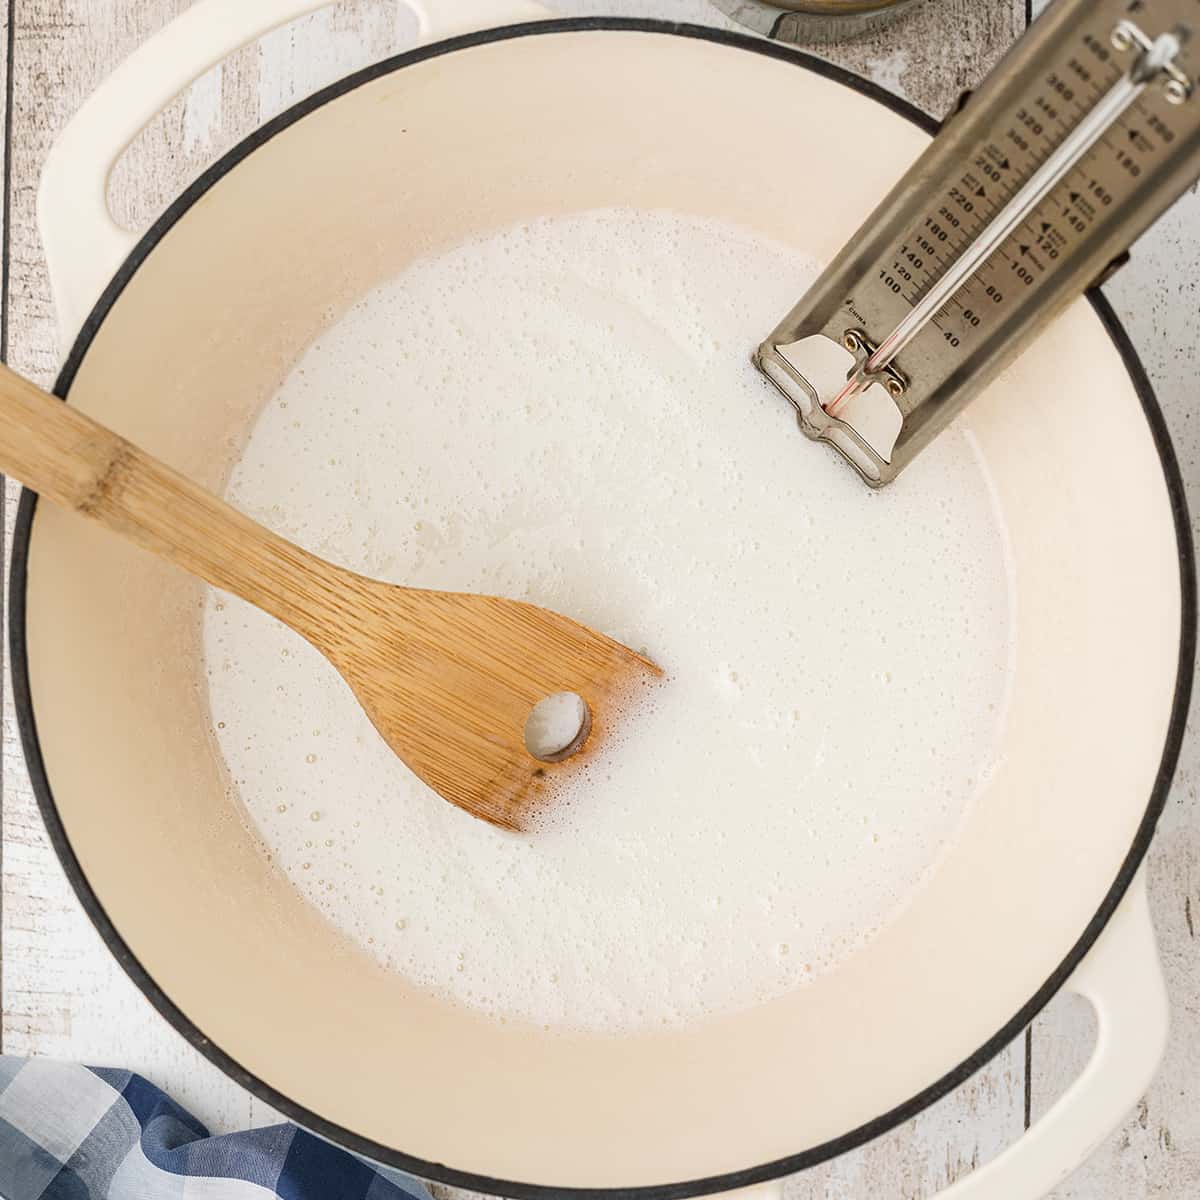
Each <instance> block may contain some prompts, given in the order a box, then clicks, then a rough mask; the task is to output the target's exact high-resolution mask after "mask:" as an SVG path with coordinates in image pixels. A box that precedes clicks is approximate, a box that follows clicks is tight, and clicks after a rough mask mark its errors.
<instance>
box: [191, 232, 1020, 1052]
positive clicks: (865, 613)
mask: <svg viewBox="0 0 1200 1200" xmlns="http://www.w3.org/2000/svg"><path fill="white" fill-rule="evenodd" d="M817 270H818V264H816V263H814V262H811V261H809V260H808V259H806V258H805V257H804V256H802V255H800V254H798V253H797V252H796V251H794V250H792V249H790V248H788V247H785V246H781V245H777V244H773V243H769V242H764V241H763V240H761V239H759V238H757V237H755V236H754V235H752V234H750V233H748V232H747V231H745V230H741V229H738V228H734V227H731V226H726V225H722V224H717V223H714V222H710V221H706V220H699V219H692V218H689V217H684V216H676V215H672V214H668V213H651V212H629V211H597V212H591V213H583V214H578V215H574V216H567V217H559V218H554V219H545V220H537V221H531V222H528V223H526V224H522V225H519V226H515V227H513V228H511V229H506V230H503V231H501V232H498V233H495V234H493V235H490V236H487V237H483V238H480V239H478V240H475V241H471V242H468V243H466V244H464V245H462V246H459V247H458V248H456V249H453V250H451V251H449V252H448V253H446V254H444V255H442V256H440V257H438V258H435V259H430V260H425V261H419V262H415V263H413V264H412V265H411V266H410V268H409V269H408V270H406V271H405V272H404V274H402V275H401V276H400V277H398V278H396V279H395V280H393V281H391V282H389V283H387V284H386V285H384V286H382V287H380V288H379V289H378V290H376V291H374V292H372V293H371V294H369V295H367V296H364V297H363V298H362V299H361V300H360V301H359V302H358V303H357V304H356V305H355V306H354V307H352V308H351V309H350V310H349V311H348V312H347V313H346V315H345V316H344V317H342V318H341V319H340V321H338V322H337V323H336V324H334V325H332V326H331V327H330V328H329V329H328V330H327V331H326V332H325V333H324V334H322V336H321V337H320V338H319V339H318V340H317V341H316V342H314V343H313V344H312V346H310V347H309V349H308V350H307V351H306V352H305V354H304V356H303V357H302V359H301V361H300V362H298V363H297V364H296V366H295V368H294V370H293V371H292V373H291V375H290V376H289V378H288V379H287V381H286V382H285V384H284V385H283V387H282V389H281V391H280V392H279V394H278V395H277V396H276V397H275V399H274V400H273V401H272V402H271V403H269V404H268V405H267V407H266V408H265V410H264V412H263V413H262V415H261V417H260V419H259V421H258V423H257V425H256V427H255V428H254V430H253V431H252V434H251V436H250V438H249V441H248V443H247V445H246V447H245V450H244V452H243V454H242V457H241V459H240V461H239V462H238V463H237V465H236V467H235V469H234V470H233V472H232V476H231V482H230V485H229V492H228V495H229V498H230V500H231V501H232V502H233V503H234V504H236V505H237V506H238V507H239V508H241V509H243V510H245V511H247V512H248V513H250V514H251V515H253V516H255V517H257V518H259V519H261V520H263V521H265V522H266V523H267V524H269V525H270V526H271V527H273V528H274V529H276V530H278V531H279V532H280V533H281V534H284V535H285V536H287V537H290V538H293V539H295V540H296V541H298V542H299V543H300V544H302V545H304V546H306V547H308V548H310V549H312V550H314V551H315V552H317V553H318V554H321V555H323V556H325V557H327V558H329V559H332V560H333V561H335V562H337V563H340V564H343V565H345V566H348V567H350V568H352V569H354V570H357V571H360V572H363V573H364V574H367V575H372V576H376V577H379V578H383V579H388V580H391V581H394V582H397V583H405V584H410V585H413V586H418V587H434V588H445V589H452V590H453V589H461V590H466V591H480V592H490V593H498V594H503V595H507V596H511V597H514V598H517V599H525V600H531V601H534V602H536V603H539V604H543V605H546V606H548V607H550V608H552V609H556V610H558V611H561V612H563V613H566V614H569V615H571V616H573V617H576V618H578V619H580V620H582V621H584V622H586V623H588V624H590V625H592V626H594V627H596V628H598V629H601V630H603V631H605V632H607V633H610V634H612V635H613V636H615V637H617V638H619V639H621V640H622V641H624V642H626V643H627V644H629V645H632V646H636V647H642V648H644V650H645V652H646V653H648V654H650V655H651V656H652V657H654V658H655V659H656V660H657V661H658V662H659V663H660V664H661V665H662V666H663V667H664V668H665V669H666V671H667V674H668V681H667V683H666V684H665V685H663V686H661V687H656V688H653V689H650V690H648V691H647V693H646V694H645V695H644V696H642V697H639V698H636V699H634V700H633V701H631V711H630V714H629V719H627V720H626V721H625V722H624V723H623V724H622V725H620V726H619V727H618V729H617V731H616V735H615V736H613V737H611V738H610V740H609V741H608V742H607V743H606V744H605V745H604V746H603V747H602V748H601V749H600V750H599V752H598V753H596V754H594V755H592V756H589V758H588V760H587V763H586V767H585V768H584V769H579V770H576V771H575V773H574V774H573V776H572V777H571V779H570V781H569V782H567V783H565V784H564V785H562V786H561V787H560V788H559V790H558V792H557V794H556V795H555V797H554V800H553V803H551V804H548V805H547V806H546V807H545V808H544V810H543V811H541V812H540V813H539V816H538V820H537V824H536V828H535V829H534V830H533V831H531V833H530V834H528V835H525V836H516V835H513V834H509V833H504V832H501V831H499V830H497V829H494V828H492V827H490V826H488V825H486V824H483V823H482V822H479V821H476V820H474V819H472V818H470V817H468V816H467V815H466V814H464V813H462V812H460V811H459V810H457V809H455V808H452V807H451V806H450V805H448V804H446V803H445V802H444V801H442V800H441V799H439V798H438V797H436V796H434V795H433V794H432V793H431V792H429V791H428V789H426V788H425V787H424V786H423V785H422V784H420V783H419V782H418V781H417V780H416V779H415V778H414V777H413V776H412V775H411V773H410V772H409V771H408V770H407V768H405V767H404V765H403V764H402V763H401V762H399V761H398V760H397V759H396V758H395V757H394V756H393V755H392V754H391V753H390V751H388V749H387V748H386V747H385V746H384V745H383V743H382V741H381V740H380V739H379V737H378V735H377V734H376V733H375V731H374V730H373V728H372V727H371V725H370V723H369V721H368V720H367V718H366V717H365V715H364V714H363V712H362V710H361V709H360V708H359V707H358V706H357V705H356V704H355V702H354V700H353V698H352V697H351V695H350V693H349V691H348V690H347V689H346V688H345V686H344V684H343V683H342V681H341V680H340V679H339V678H338V676H337V675H336V673H335V672H334V671H333V669H332V668H331V667H330V666H329V664H328V663H327V662H325V661H324V660H323V659H322V658H321V657H320V655H318V654H317V653H316V651H314V650H313V649H312V648H311V647H310V646H308V645H307V644H306V643H304V642H303V641H302V640H301V639H300V638H299V637H297V636H295V635H293V634H292V633H290V632H289V631H288V630H286V629H284V628H282V627H281V626H279V625H278V624H277V623H276V622H274V621H272V620H271V619H270V618H268V617H266V616H264V615H263V614H262V613H260V612H258V611H257V610H254V609H251V608H249V607H248V606H246V605H244V604H242V603H240V602H238V601H233V600H228V599H225V598H222V599H221V600H216V599H215V598H214V599H212V600H210V603H209V604H208V607H207V611H206V614H205V630H204V637H205V654H206V662H207V667H208V682H209V700H210V707H211V711H212V716H213V723H214V726H215V730H216V734H215V736H216V739H217V742H218V744H219V746H220V748H221V752H222V753H223V755H224V756H225V758H226V761H227V764H228V767H229V775H230V778H231V779H232V780H234V781H235V785H236V791H237V795H238V797H239V798H240V801H241V803H242V804H243V805H244V808H245V812H246V815H247V820H248V824H249V825H250V826H251V828H252V829H253V830H254V833H255V836H256V837H258V838H260V839H261V842H262V844H263V847H264V853H265V854H268V855H270V856H271V857H272V859H273V861H274V862H275V863H277V864H278V865H279V867H280V868H281V869H282V870H283V871H285V872H286V873H287V874H288V875H289V876H290V877H291V879H292V880H293V882H294V884H295V886H296V887H297V888H298V889H299V891H300V892H301V893H302V894H303V895H304V896H305V897H306V898H307V900H308V901H309V902H310V903H312V904H313V905H315V906H317V907H318V908H319V909H320V910H321V911H322V912H323V913H324V914H325V915H326V917H327V918H328V920H329V921H330V922H331V923H332V924H333V925H334V926H335V927H336V928H337V930H339V931H340V932H341V933H342V934H344V935H346V936H348V937H350V938H352V939H354V940H355V941H356V942H357V943H358V944H359V945H360V946H361V947H363V949H364V952H365V953H369V954H371V955H373V956H374V957H375V958H376V959H377V960H378V961H379V962H380V963H381V964H382V965H384V966H385V967H387V968H388V969H390V970H393V971H395V972H398V973H399V974H401V975H403V976H404V977H406V978H407V979H408V980H410V981H412V982H413V983H415V984H416V985H418V986H420V987H422V988H424V989H427V990H428V991H430V992H432V993H435V994H437V995H440V996H443V997H444V998H445V999H446V1000H447V1001H448V1002H454V1003H458V1004H463V1005H468V1006H470V1007H472V1008H475V1009H479V1010H483V1011H486V1012H488V1013H491V1014H493V1015H494V1016H495V1017H496V1018H497V1019H500V1020H505V1021H520V1022H529V1023H532V1024H534V1025H535V1026H536V1027H539V1028H548V1029H604V1030H629V1029H650V1028H661V1027H663V1026H677V1025H680V1024H683V1023H687V1022H692V1021H697V1020H700V1019H703V1018H705V1017H707V1016H711V1015H712V1014H715V1013H719V1012H723V1011H728V1010H732V1009H738V1008H745V1007H747V1006H750V1005H753V1004H757V1003H761V1002H764V1001H766V1000H769V999H771V998H773V997H776V996H778V995H780V994H782V993H785V992H787V991H789V990H791V989H794V988H799V987H807V986H811V985H812V983H813V981H814V980H817V979H819V978H820V976H821V975H822V974H823V973H825V972H828V971H830V970H832V969H834V968H835V967H836V966H837V965H838V964H839V963H840V962H842V961H844V960H845V958H846V957H847V956H848V955H852V954H853V953H854V952H855V951H856V950H857V949H858V948H859V947H861V946H862V945H863V944H864V943H865V942H866V941H867V940H868V939H870V938H871V937H873V936H874V935H875V933H876V932H877V931H878V930H879V929H880V928H882V927H883V926H884V925H885V924H886V923H887V922H888V921H889V920H891V919H892V918H893V917H894V916H895V915H896V913H897V912H898V911H899V910H900V909H901V908H902V907H903V905H904V904H905V903H906V902H907V900H908V899H909V898H910V897H911V895H912V894H913V892H914V891H915V890H916V889H917V888H919V887H920V886H921V884H922V882H923V881H924V880H926V879H927V878H928V877H929V875H930V873H931V872H933V871H935V870H936V869H937V864H938V862H939V860H940V859H941V857H942V856H943V854H944V853H945V852H946V850H947V847H949V846H950V845H951V844H952V843H953V841H954V838H955V837H956V835H957V833H958V831H959V830H960V829H961V827H962V824H963V822H964V821H965V820H966V819H967V818H968V815H969V812H970V810H971V806H972V804H973V802H974V800H975V798H976V797H977V796H978V794H979V793H980V791H981V789H983V788H985V787H986V786H987V780H988V777H989V773H990V771H991V769H992V766H993V765H994V762H995V759H996V756H997V754H998V747H999V745H1000V738H1001V734H1002V730H1003V723H1004V715H1005V708H1006V697H1007V686H1008V679H1009V675H1010V671H1011V659H1012V654H1013V647H1012V644H1011V630H1010V624H1011V621H1010V617H1011V614H1010V601H1009V595H1010V588H1009V578H1008V564H1007V560H1006V551H1005V544H1004V535H1003V530H1002V527H1001V525H1000V523H999V520H998V518H997V515H996V513H995V511H994V507H993V502H992V499H991V493H990V490H989V487H988V481H987V476H986V464H985V463H983V462H982V461H981V460H980V457H979V455H978V453H977V451H976V448H975V446H974V443H973V441H972V439H971V437H970V434H969V431H968V430H967V429H966V428H965V427H963V426H961V425H960V426H958V427H956V428H954V429H952V430H951V431H950V432H948V433H947V434H946V435H944V436H943V437H941V438H939V439H938V441H937V442H936V443H935V444H934V445H933V446H932V447H931V448H930V449H929V450H927V451H926V452H925V453H924V454H923V455H922V457H921V458H920V459H919V460H918V461H917V462H916V463H915V464H914V465H912V466H911V467H909V468H908V469H907V470H906V472H905V474H904V476H903V477H902V478H901V480H900V481H899V482H898V483H897V484H896V485H894V486H893V487H891V488H890V489H888V490H886V491H884V492H880V493H874V492H871V491H869V490H868V489H866V488H864V487H863V486H862V484H861V483H860V482H859V480H858V479H857V477H856V476H855V475H854V474H853V472H851V471H850V470H848V469H847V468H846V467H845V466H844V464H843V463H842V462H841V461H840V460H838V459H836V458H835V456H833V455H832V454H830V453H828V452H827V451H826V450H823V449H822V448H819V447H816V446H813V445H812V444H811V443H809V442H807V441H806V440H805V439H804V438H803V437H802V436H801V435H800V434H799V433H798V432H797V430H796V428H795V418H794V415H793V414H792V412H791V410H790V409H789V407H788V406H787V404H786V403H784V402H783V401H782V400H781V399H780V397H779V396H778V395H777V394H776V393H775V392H774V390H773V389H771V388H770V387H769V385H767V384H766V383H765V382H764V381H763V380H762V379H761V377H759V376H758V374H757V373H756V372H755V371H754V370H753V368H752V367H751V366H750V365H749V352H750V349H751V348H752V347H753V346H754V345H755V344H756V343H757V342H758V341H759V340H761V338H762V336H763V334H764V333H765V332H766V331H767V330H769V329H770V328H772V327H773V326H774V325H775V323H776V321H777V320H778V318H779V316H780V314H781V313H783V312H785V311H787V309H788V308H790V306H791V305H792V303H793V302H794V301H795V299H796V297H797V296H798V295H800V294H801V293H802V291H803V290H804V287H805V286H806V285H807V284H808V283H809V282H810V281H811V280H812V279H813V278H814V277H815V275H816V272H817ZM314 823H316V824H315V825H314Z"/></svg>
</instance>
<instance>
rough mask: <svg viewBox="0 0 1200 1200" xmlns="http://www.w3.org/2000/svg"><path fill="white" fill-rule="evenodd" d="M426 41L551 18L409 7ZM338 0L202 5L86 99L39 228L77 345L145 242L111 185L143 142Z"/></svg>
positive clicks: (530, 12) (49, 183) (535, 13)
mask: <svg viewBox="0 0 1200 1200" xmlns="http://www.w3.org/2000/svg"><path fill="white" fill-rule="evenodd" d="M402 2H403V3H404V4H405V5H406V7H408V8H409V9H411V10H412V12H413V14H414V15H415V16H416V18H417V22H418V28H419V29H420V36H421V40H422V41H434V40H437V39H439V38H443V37H447V36H449V35H451V34H455V33H464V32H466V31H467V30H469V29H481V28H487V27H488V26H491V25H502V24H506V23H511V22H515V21H522V20H537V19H538V18H541V17H547V16H550V15H551V14H550V13H549V12H548V10H547V9H545V8H543V7H542V6H541V5H540V4H535V3H532V2H531V0H402ZM330 3H332V0H252V2H249V3H248V2H247V0H196V3H194V4H193V5H192V6H191V8H189V9H188V10H187V11H186V12H184V13H183V14H182V15H181V16H179V17H178V18H176V20H174V21H172V22H171V23H170V24H169V25H167V26H166V27H165V28H164V29H162V30H160V31H159V32H158V33H156V34H155V35H154V36H153V37H151V38H148V39H147V40H146V41H145V42H144V43H143V44H142V45H141V46H139V47H138V48H137V49H136V50H135V51H134V52H133V53H132V54H131V55H130V56H129V57H128V58H127V59H125V61H124V62H123V63H121V64H120V66H118V67H117V69H116V70H115V71H114V72H113V73H112V74H111V75H110V76H109V77H108V78H107V79H106V80H104V82H103V83H102V84H101V85H100V86H99V87H98V88H97V89H96V91H95V92H94V93H93V94H92V95H91V96H90V97H89V98H88V99H87V100H86V101H85V102H84V104H83V106H82V107H81V108H80V109H79V111H78V112H77V113H76V114H75V116H74V117H72V118H71V120H70V122H69V123H68V124H67V126H66V128H65V129H63V131H62V133H61V134H60V135H59V137H58V139H57V140H56V141H55V143H54V145H53V147H52V148H51V150H50V153H49V154H48V155H47V157H46V164H45V167H44V168H43V171H42V181H41V186H40V188H39V190H38V205H37V208H38V227H39V229H40V231H41V235H42V244H43V246H44V248H45V252H46V263H47V267H48V270H49V274H50V288H51V291H52V293H53V296H54V301H55V306H56V309H57V312H58V322H59V340H60V344H61V345H62V346H63V348H64V350H65V349H66V348H67V347H69V346H70V344H71V342H72V341H73V340H74V338H75V336H76V334H77V333H78V332H79V330H80V328H81V327H82V325H83V322H84V320H85V319H86V317H87V314H88V313H89V312H90V311H91V310H92V307H93V305H94V304H95V303H96V301H97V300H98V299H99V297H100V293H101V292H102V291H103V289H104V288H105V287H106V286H107V285H108V283H109V281H110V280H111V279H112V277H113V275H115V274H116V272H117V270H118V269H119V268H120V266H121V264H122V263H123V262H124V261H125V259H126V258H127V257H128V256H129V254H130V252H131V251H132V250H133V248H134V246H135V245H136V244H137V242H138V241H139V235H138V234H134V233H130V232H129V231H128V230H126V229H122V228H121V226H120V225H118V224H117V223H116V221H114V220H113V217H112V213H111V212H110V211H109V207H108V181H109V177H110V175H111V174H112V170H113V167H114V166H115V165H116V163H117V160H118V159H119V158H120V157H121V155H122V154H123V153H124V151H125V149H126V147H127V146H128V145H129V144H130V143H131V142H132V141H133V139H134V138H135V137H137V135H138V134H139V133H140V132H141V131H142V130H143V129H144V128H145V127H146V126H147V125H148V124H149V123H150V121H152V120H153V119H154V117H155V116H157V115H158V113H159V112H161V111H162V109H164V108H165V107H166V106H167V105H168V104H169V103H170V102H171V101H172V100H173V99H174V98H175V97H176V96H177V95H179V93H180V92H182V91H183V90H184V89H185V88H186V87H188V86H189V85H190V84H191V83H193V82H194V81H195V80H196V79H198V78H199V77H200V76H201V75H203V74H204V73H205V71H207V70H208V69H209V68H210V67H213V66H216V64H217V63H219V62H220V61H221V60H222V59H224V58H226V57H228V56H229V55H230V54H232V53H233V52H234V51H235V50H238V49H239V48H240V47H242V46H245V45H248V44H249V43H250V42H254V41H257V40H258V39H259V38H260V37H262V36H263V35H264V34H266V33H269V32H270V31H271V30H272V29H275V28H278V27H279V26H280V25H286V24H287V23H288V22H289V21H293V20H295V19H296V18H297V17H301V16H304V15H305V14H306V13H309V12H314V11H315V10H316V9H319V8H324V7H326V5H328V4H330Z"/></svg>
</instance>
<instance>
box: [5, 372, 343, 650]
mask: <svg viewBox="0 0 1200 1200" xmlns="http://www.w3.org/2000/svg"><path fill="white" fill-rule="evenodd" d="M0 471H3V472H4V473H5V474H9V475H12V476H13V477H14V478H16V479H19V480H20V481H21V482H22V483H23V484H25V486H26V487H29V488H31V489H32V490H33V491H35V492H37V493H38V494H39V495H40V496H43V497H45V498H46V499H47V500H52V501H53V502H54V503H55V504H59V505H61V506H63V507H64V508H68V509H71V510H72V511H74V512H77V513H79V514H80V515H81V516H85V517H90V518H91V519H92V520H94V521H98V522H99V523H100V524H101V525H103V526H105V527H106V528H107V529H111V530H112V531H113V532H114V533H119V534H121V535H122V536H123V537H126V538H128V539H129V540H130V541H132V542H134V543H136V544H137V545H138V546H141V547H142V548H143V549H145V550H149V551H150V552H151V553H152V554H157V555H158V556H159V557H160V558H165V559H166V560H167V561H168V562H171V563H174V564H175V565H176V566H179V567H182V568H183V569H184V570H185V571H188V572H190V573H191V574H193V575H197V576H199V577H200V578H201V579H203V580H205V581H206V582H207V583H210V584H212V585H213V586H214V587H218V588H221V589H222V590H224V591H227V592H232V593H234V594H235V595H237V596H240V597H242V599H244V600H248V601H249V602H250V603H251V604H253V605H255V606H257V607H258V608H261V609H263V610H264V611H265V612H268V613H270V614H271V615H272V616H273V617H277V618H278V619H279V620H280V621H282V622H283V623H284V624H285V625H289V626H291V628H293V629H295V630H296V632H297V633H299V634H301V635H302V636H303V637H306V638H307V639H308V640H309V641H311V642H313V643H314V644H315V645H317V647H318V648H319V649H324V648H325V645H326V641H327V635H328V634H329V632H330V630H331V620H332V619H333V617H334V616H335V614H337V612H338V611H339V610H343V611H344V610H345V608H346V606H347V603H348V601H349V597H348V595H347V591H348V589H347V587H346V582H347V579H348V577H349V576H348V573H347V572H343V571H341V570H339V569H338V568H336V567H334V566H332V565H331V564H329V563H327V562H325V561H324V560H323V559H320V558H317V557H316V556H315V555H312V554H309V553H308V552H307V551H306V550H302V549H300V547H299V546H296V545H294V544H293V543H291V542H289V541H287V540H286V539H284V538H281V537H279V536H278V535H277V534H274V533H272V532H271V531H270V530H268V529H265V528H263V526H261V525H259V524H258V523H257V522H255V521H252V520H250V518H249V517H246V516H243V515H242V514H241V513H240V512H238V511H237V510H236V509H234V508H231V507H230V506H229V505H228V504H226V503H225V502H224V501H223V500H220V499H218V497H216V496H214V495H213V494H212V493H211V492H207V491H205V490H204V489H203V488H201V487H198V486H197V485H196V484H194V483H192V482H191V481H190V480H188V479H185V478H184V477H183V476H182V475H180V474H179V473H178V472H176V471H173V470H172V469H171V468H170V467H168V466H166V465H165V464H164V463H161V462H159V461H158V459H156V458H154V457H153V456H152V455H149V454H147V453H145V451H143V450H139V449H138V447H137V446H135V445H133V444H132V443H131V442H128V441H126V440H125V439H124V438H123V437H120V436H118V435H117V434H115V433H113V432H112V431H111V430H109V429H106V428H105V427H104V426H103V425H101V424H99V423H98V422H96V421H93V420H92V419H91V418H90V417H87V416H84V414H83V413H81V412H78V411H77V410H76V409H73V408H72V407H71V406H70V405H68V404H64V403H63V402H62V401H60V400H58V399H56V398H55V397H54V396H51V395H49V394H48V393H47V392H44V391H42V389H41V388H39V387H36V386H35V385H34V384H32V383H30V382H29V381H28V380H26V379H23V378H22V377H21V376H20V375H17V374H16V373H15V372H13V371H11V370H10V369H9V368H8V367H5V366H3V365H0ZM350 578H352V577H350ZM323 635H326V636H323Z"/></svg>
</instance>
